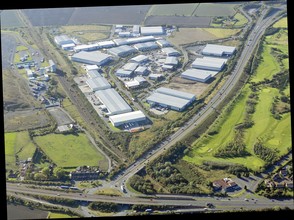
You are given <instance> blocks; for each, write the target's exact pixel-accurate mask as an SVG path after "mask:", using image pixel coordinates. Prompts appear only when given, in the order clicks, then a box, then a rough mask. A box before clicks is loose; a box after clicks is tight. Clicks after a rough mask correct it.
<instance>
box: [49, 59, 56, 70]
mask: <svg viewBox="0 0 294 220" xmlns="http://www.w3.org/2000/svg"><path fill="white" fill-rule="evenodd" d="M48 71H49V72H51V73H55V72H56V65H55V63H54V62H53V60H49V68H48Z"/></svg>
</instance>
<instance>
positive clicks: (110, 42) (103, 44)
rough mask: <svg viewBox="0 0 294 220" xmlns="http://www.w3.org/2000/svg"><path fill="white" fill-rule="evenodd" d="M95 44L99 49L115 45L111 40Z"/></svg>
mask: <svg viewBox="0 0 294 220" xmlns="http://www.w3.org/2000/svg"><path fill="white" fill-rule="evenodd" d="M97 44H98V45H99V46H100V47H103V46H114V45H115V43H114V42H113V41H112V40H107V41H100V42H97Z"/></svg>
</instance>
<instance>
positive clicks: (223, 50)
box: [202, 44, 236, 57]
mask: <svg viewBox="0 0 294 220" xmlns="http://www.w3.org/2000/svg"><path fill="white" fill-rule="evenodd" d="M235 51H236V47H231V46H223V45H217V44H207V45H206V46H205V48H204V49H203V50H202V54H203V55H206V56H218V57H221V56H231V55H233V54H234V53H235Z"/></svg>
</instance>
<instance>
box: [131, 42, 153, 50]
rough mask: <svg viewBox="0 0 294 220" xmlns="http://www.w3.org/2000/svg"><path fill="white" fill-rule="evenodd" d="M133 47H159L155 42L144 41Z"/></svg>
mask: <svg viewBox="0 0 294 220" xmlns="http://www.w3.org/2000/svg"><path fill="white" fill-rule="evenodd" d="M134 47H135V48H136V49H138V50H140V49H145V48H148V49H150V48H154V49H155V48H159V46H158V45H157V44H156V43H155V42H145V43H137V44H135V45H134Z"/></svg>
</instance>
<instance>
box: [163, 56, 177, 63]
mask: <svg viewBox="0 0 294 220" xmlns="http://www.w3.org/2000/svg"><path fill="white" fill-rule="evenodd" d="M164 64H167V65H168V64H171V65H177V64H178V58H176V57H166V59H165V62H164Z"/></svg>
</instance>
